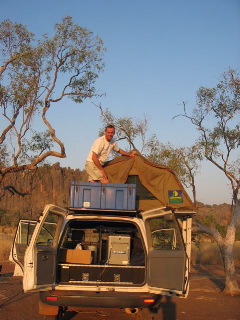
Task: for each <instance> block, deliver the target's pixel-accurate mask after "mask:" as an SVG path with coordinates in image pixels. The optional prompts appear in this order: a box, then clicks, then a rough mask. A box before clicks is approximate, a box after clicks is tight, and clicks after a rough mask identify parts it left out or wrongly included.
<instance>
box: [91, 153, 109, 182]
mask: <svg viewBox="0 0 240 320" xmlns="http://www.w3.org/2000/svg"><path fill="white" fill-rule="evenodd" d="M92 161H93V162H94V164H95V165H96V166H97V167H98V169H99V170H100V171H101V172H102V175H103V179H104V180H108V178H107V175H106V172H105V171H104V169H103V167H102V166H101V163H100V162H99V160H98V156H97V154H96V153H95V152H94V151H93V152H92Z"/></svg>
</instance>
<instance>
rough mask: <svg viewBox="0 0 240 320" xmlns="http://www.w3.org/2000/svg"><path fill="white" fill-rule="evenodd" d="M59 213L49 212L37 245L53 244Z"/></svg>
mask: <svg viewBox="0 0 240 320" xmlns="http://www.w3.org/2000/svg"><path fill="white" fill-rule="evenodd" d="M58 219H59V215H57V214H54V213H51V212H50V213H49V214H48V216H47V218H46V220H45V221H44V223H43V225H42V228H41V230H40V233H39V235H38V238H37V245H41V246H51V245H52V244H53V239H54V235H55V232H56V229H57V224H58Z"/></svg>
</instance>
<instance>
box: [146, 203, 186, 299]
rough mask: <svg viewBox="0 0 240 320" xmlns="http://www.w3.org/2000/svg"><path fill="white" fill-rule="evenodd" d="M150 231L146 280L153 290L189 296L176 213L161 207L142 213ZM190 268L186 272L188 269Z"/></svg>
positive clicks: (184, 251) (182, 243)
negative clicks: (187, 294)
mask: <svg viewBox="0 0 240 320" xmlns="http://www.w3.org/2000/svg"><path fill="white" fill-rule="evenodd" d="M142 217H143V220H144V223H145V228H146V233H147V245H148V258H147V261H148V262H147V283H148V286H149V287H150V289H152V290H153V291H154V292H158V293H161V292H163V291H165V292H166V291H168V292H171V293H174V292H175V293H177V294H180V295H183V296H184V295H186V292H187V288H186V286H187V284H188V271H187V270H186V265H187V259H188V257H187V253H186V249H185V246H184V241H183V237H182V232H181V228H180V226H179V223H178V222H177V219H176V218H175V216H174V213H173V212H172V211H171V210H166V208H158V209H153V210H149V211H145V212H143V213H142ZM186 271H187V272H186Z"/></svg>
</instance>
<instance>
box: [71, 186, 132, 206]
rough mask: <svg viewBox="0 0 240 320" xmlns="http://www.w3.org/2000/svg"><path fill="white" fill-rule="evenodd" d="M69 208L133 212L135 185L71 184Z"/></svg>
mask: <svg viewBox="0 0 240 320" xmlns="http://www.w3.org/2000/svg"><path fill="white" fill-rule="evenodd" d="M71 207H72V208H85V209H103V210H104V209H105V210H135V209H136V185H135V184H120V183H92V182H73V183H72V187H71Z"/></svg>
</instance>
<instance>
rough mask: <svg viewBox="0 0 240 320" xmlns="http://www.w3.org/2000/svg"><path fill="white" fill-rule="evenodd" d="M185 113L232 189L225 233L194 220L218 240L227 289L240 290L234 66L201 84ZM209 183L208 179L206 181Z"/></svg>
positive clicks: (239, 106)
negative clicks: (236, 249) (213, 82)
mask: <svg viewBox="0 0 240 320" xmlns="http://www.w3.org/2000/svg"><path fill="white" fill-rule="evenodd" d="M183 107H184V113H183V114H182V115H178V116H183V117H185V118H187V119H189V120H190V121H191V123H192V124H193V125H194V126H195V128H196V129H197V131H198V133H199V137H198V141H197V144H198V145H200V147H201V151H202V155H203V157H204V158H205V159H206V160H207V161H209V162H210V163H212V164H213V165H214V166H215V167H216V168H218V169H219V174H223V175H224V176H225V177H226V183H227V182H228V183H229V184H230V186H231V190H232V212H231V219H230V221H229V224H228V227H227V232H226V235H225V237H222V236H221V234H220V233H219V232H218V231H217V230H216V229H215V228H211V227H207V226H204V225H203V224H202V223H201V222H200V221H197V220H195V229H196V231H198V232H202V233H207V234H210V235H211V236H212V237H213V238H214V239H215V241H216V242H217V244H218V246H219V248H220V251H221V254H222V258H223V263H224V268H225V274H226V281H225V289H224V291H225V292H227V293H230V294H239V293H240V290H239V285H238V281H237V276H236V272H235V264H234V257H233V247H234V242H235V236H236V228H237V226H238V223H239V221H240V198H239V188H240V169H239V163H240V158H239V146H240V122H239V119H240V117H239V115H240V77H239V74H238V73H237V72H236V71H234V70H231V69H230V70H228V71H227V72H225V73H224V74H223V75H222V76H221V79H220V81H219V83H218V84H217V85H216V86H215V87H214V88H208V87H201V88H199V90H198V92H197V104H196V107H195V108H194V109H193V111H192V113H191V114H189V113H188V112H187V105H186V103H184V104H183ZM206 184H207V181H206Z"/></svg>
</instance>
